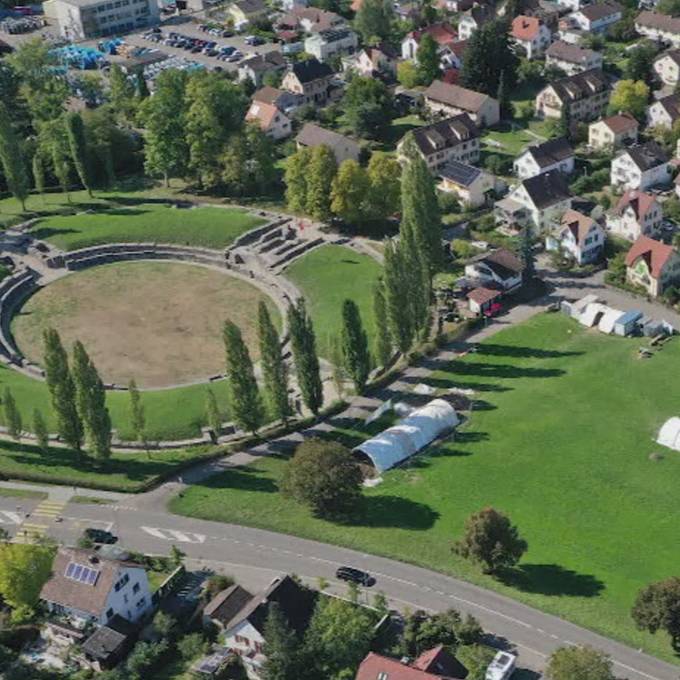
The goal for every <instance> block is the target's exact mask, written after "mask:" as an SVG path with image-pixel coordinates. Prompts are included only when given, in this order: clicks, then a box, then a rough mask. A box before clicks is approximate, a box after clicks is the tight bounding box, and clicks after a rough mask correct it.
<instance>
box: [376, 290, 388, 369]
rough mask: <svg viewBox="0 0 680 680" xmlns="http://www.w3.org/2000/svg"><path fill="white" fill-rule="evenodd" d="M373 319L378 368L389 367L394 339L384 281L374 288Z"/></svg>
mask: <svg viewBox="0 0 680 680" xmlns="http://www.w3.org/2000/svg"><path fill="white" fill-rule="evenodd" d="M373 319H374V323H375V341H374V354H375V361H376V363H377V364H378V366H387V363H388V362H389V360H390V358H391V357H392V339H391V337H390V330H389V325H388V320H387V305H386V303H385V284H384V283H383V281H382V280H380V281H378V283H377V284H376V285H375V287H374V288H373Z"/></svg>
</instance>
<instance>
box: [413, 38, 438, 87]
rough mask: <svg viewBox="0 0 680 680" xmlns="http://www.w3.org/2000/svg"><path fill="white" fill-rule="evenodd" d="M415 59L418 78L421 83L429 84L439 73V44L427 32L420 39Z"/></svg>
mask: <svg viewBox="0 0 680 680" xmlns="http://www.w3.org/2000/svg"><path fill="white" fill-rule="evenodd" d="M416 61H417V62H418V66H417V69H418V80H419V81H420V84H421V85H429V84H430V83H431V82H432V81H433V80H435V78H439V76H440V75H441V70H442V69H441V59H440V57H439V45H437V42H436V41H435V39H434V38H433V37H432V36H431V35H430V34H429V33H426V34H425V35H424V36H423V37H422V38H421V40H420V44H419V45H418V53H417V54H416Z"/></svg>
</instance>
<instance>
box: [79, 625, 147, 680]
mask: <svg viewBox="0 0 680 680" xmlns="http://www.w3.org/2000/svg"><path fill="white" fill-rule="evenodd" d="M136 636H137V627H136V626H135V625H133V624H131V623H130V622H129V621H128V620H127V619H124V618H123V617H122V616H119V615H118V614H114V616H113V617H112V618H111V620H110V621H108V622H107V623H106V624H104V625H103V626H100V627H99V628H97V630H95V631H94V633H92V635H90V637H89V638H87V640H85V641H83V642H82V644H81V646H80V650H81V652H82V654H83V656H84V657H85V659H86V660H87V661H88V663H89V664H91V666H92V667H93V668H94V669H95V670H97V671H103V670H106V669H109V668H114V667H115V666H116V665H117V664H118V663H120V662H121V661H122V660H123V659H124V658H125V657H126V656H127V655H128V652H129V651H130V650H131V649H132V647H133V645H134V643H135V639H136Z"/></svg>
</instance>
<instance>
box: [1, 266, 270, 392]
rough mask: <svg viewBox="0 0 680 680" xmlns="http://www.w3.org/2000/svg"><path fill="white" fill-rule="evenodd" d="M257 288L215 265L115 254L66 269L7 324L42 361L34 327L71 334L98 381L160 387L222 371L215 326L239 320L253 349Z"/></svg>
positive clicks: (30, 353) (38, 334)
mask: <svg viewBox="0 0 680 680" xmlns="http://www.w3.org/2000/svg"><path fill="white" fill-rule="evenodd" d="M263 299H264V300H266V302H267V304H268V305H269V307H270V311H271V312H272V314H273V315H274V316H275V317H278V312H277V311H276V306H275V304H274V302H273V301H272V300H271V299H270V298H268V297H267V296H266V295H265V294H264V293H262V292H261V291H260V290H259V289H258V288H256V287H254V286H252V285H250V284H248V283H246V282H244V281H241V280H240V279H236V278H234V277H231V276H229V275H227V274H226V273H222V272H219V271H216V270H211V269H207V268H205V267H199V266H195V265H189V264H175V263H172V262H123V263H118V264H110V265H104V266H101V267H96V268H94V269H88V270H86V271H83V272H78V273H76V274H71V275H69V276H67V277H65V278H63V279H60V280H58V281H56V282H55V283H52V284H50V285H49V286H47V287H46V288H44V289H42V290H41V291H39V292H38V293H36V294H35V295H34V296H33V297H31V298H30V299H29V300H28V301H27V303H26V304H25V305H24V306H23V308H22V309H21V310H20V311H19V313H18V314H17V315H16V317H15V319H14V321H13V325H12V330H13V333H14V337H15V339H16V341H17V344H18V346H19V348H20V349H21V351H22V352H24V353H25V355H26V356H27V357H28V358H30V359H32V360H33V361H35V362H37V363H38V364H42V354H43V350H42V332H43V329H44V328H47V327H49V326H52V327H54V328H56V329H57V330H58V331H59V333H60V334H61V337H62V340H63V341H64V342H65V343H67V345H68V346H70V345H71V344H72V343H73V341H74V340H76V339H79V340H80V341H81V342H82V343H83V344H84V345H85V347H86V349H87V350H88V352H89V353H90V356H91V357H92V358H93V360H94V362H95V364H96V365H97V367H98V369H99V371H100V374H101V376H102V379H103V380H104V381H106V382H115V383H127V382H128V380H130V378H133V377H134V378H135V380H136V381H137V383H138V384H139V385H140V386H143V387H165V386H168V385H174V384H177V383H184V382H190V381H192V380H199V379H205V378H207V377H208V376H211V375H214V374H217V373H222V372H223V371H224V346H223V343H222V326H223V325H224V321H225V319H227V318H229V319H231V320H232V321H234V322H235V323H236V324H238V326H239V327H240V328H241V331H242V332H243V335H244V338H245V340H246V342H247V344H248V347H249V348H250V351H251V355H252V356H253V358H256V357H257V351H256V347H257V340H256V320H257V305H258V303H259V302H260V300H263Z"/></svg>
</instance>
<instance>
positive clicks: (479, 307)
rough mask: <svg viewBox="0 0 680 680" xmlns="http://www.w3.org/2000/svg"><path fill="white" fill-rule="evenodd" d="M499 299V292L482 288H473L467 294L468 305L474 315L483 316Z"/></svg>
mask: <svg viewBox="0 0 680 680" xmlns="http://www.w3.org/2000/svg"><path fill="white" fill-rule="evenodd" d="M500 297H501V291H499V290H494V289H493V288H484V287H483V286H481V287H479V288H475V289H474V290H471V291H470V292H469V293H468V305H469V307H470V311H471V312H473V313H475V314H484V312H486V311H487V310H488V309H490V308H491V305H493V304H494V302H497V301H498V299H499V298H500Z"/></svg>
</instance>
